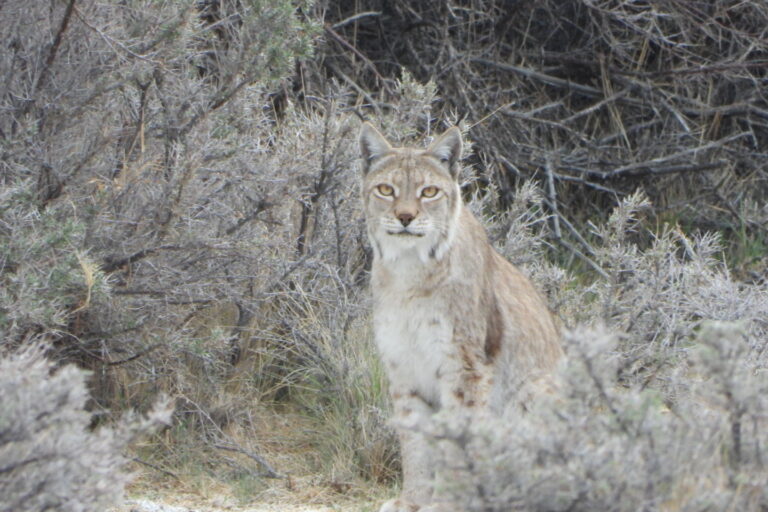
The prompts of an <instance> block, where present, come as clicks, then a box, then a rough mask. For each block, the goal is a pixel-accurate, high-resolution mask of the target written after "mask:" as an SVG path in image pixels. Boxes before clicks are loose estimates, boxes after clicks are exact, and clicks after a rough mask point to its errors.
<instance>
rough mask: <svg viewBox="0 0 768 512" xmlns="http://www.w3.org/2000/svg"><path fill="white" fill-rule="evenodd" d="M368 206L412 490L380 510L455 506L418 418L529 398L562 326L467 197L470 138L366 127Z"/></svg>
mask: <svg viewBox="0 0 768 512" xmlns="http://www.w3.org/2000/svg"><path fill="white" fill-rule="evenodd" d="M360 148H361V153H362V160H363V165H362V168H363V174H364V177H363V186H362V195H363V204H364V210H365V216H366V224H367V230H368V236H369V238H370V242H371V245H372V247H373V253H374V261H373V268H372V273H371V288H372V292H373V323H374V333H375V339H376V345H377V348H378V351H379V354H380V357H381V359H382V361H383V364H384V367H385V369H386V373H387V376H388V379H389V382H390V394H391V398H392V402H393V406H394V414H395V418H394V420H395V426H396V428H398V436H399V438H400V444H401V453H402V466H403V488H402V492H401V495H400V497H399V498H398V499H394V500H390V501H388V502H386V503H385V504H384V505H382V507H381V508H380V509H379V512H406V511H407V512H413V511H422V512H426V511H428V510H429V511H435V510H444V509H445V506H443V505H441V504H440V503H441V501H440V498H439V496H438V495H437V493H436V492H435V491H434V490H433V479H434V468H433V465H434V457H433V454H432V453H431V448H430V444H429V443H428V442H427V440H426V439H425V437H424V436H423V435H422V434H420V433H419V432H418V429H414V428H408V427H406V426H404V425H413V424H414V422H415V421H417V420H418V418H423V417H426V416H428V415H431V414H434V413H436V412H438V411H442V412H443V413H447V414H453V413H456V414H466V413H468V414H469V415H470V416H472V417H474V416H479V415H482V414H501V413H502V412H503V411H504V410H505V408H506V407H508V406H509V405H508V404H510V403H513V402H515V401H517V402H521V405H524V403H522V402H525V400H526V397H527V396H530V395H531V393H535V389H536V388H537V386H538V384H537V383H540V382H543V381H545V380H547V376H548V375H549V374H550V373H551V372H552V370H553V368H554V367H555V366H556V365H557V363H558V361H559V360H560V358H561V357H562V350H561V348H560V341H559V338H560V334H559V329H558V326H557V323H556V321H555V319H554V318H553V316H552V315H551V313H550V312H549V310H548V309H547V306H546V305H545V303H544V301H543V300H542V298H541V297H540V295H539V294H538V293H537V292H536V290H535V289H534V287H533V285H532V284H531V282H530V281H529V280H528V279H527V278H526V277H525V276H524V275H523V274H522V273H520V271H519V270H518V269H517V268H515V267H514V266H513V265H512V264H510V263H509V262H507V261H506V260H505V259H504V258H503V257H502V256H501V255H499V254H498V253H497V252H496V251H495V250H494V249H493V247H492V246H491V245H490V243H489V242H488V238H487V236H486V234H485V230H484V228H483V226H482V225H481V224H480V222H479V221H478V220H477V219H476V218H475V216H474V215H473V214H472V213H471V212H470V211H469V209H468V208H466V207H465V206H464V204H463V202H462V198H461V194H460V191H459V184H458V175H459V170H460V159H461V154H462V138H461V132H460V131H459V129H458V128H456V127H453V128H450V129H449V130H447V131H446V132H445V133H443V134H442V135H441V136H440V137H438V138H437V139H436V140H435V141H434V142H433V143H432V144H431V145H430V146H429V147H428V148H427V149H418V148H409V147H405V148H401V147H393V146H392V145H391V144H390V143H389V142H388V141H387V140H386V139H385V138H384V137H383V136H382V135H381V134H380V133H379V132H378V131H377V130H376V128H374V127H373V126H372V125H370V124H368V123H365V124H364V125H363V128H362V131H361V134H360Z"/></svg>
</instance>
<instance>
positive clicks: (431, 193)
mask: <svg viewBox="0 0 768 512" xmlns="http://www.w3.org/2000/svg"><path fill="white" fill-rule="evenodd" d="M438 192H440V189H439V188H437V187H435V186H432V185H430V186H428V187H424V188H423V189H421V197H426V198H427V199H429V198H430V197H435V196H436V195H437V193H438Z"/></svg>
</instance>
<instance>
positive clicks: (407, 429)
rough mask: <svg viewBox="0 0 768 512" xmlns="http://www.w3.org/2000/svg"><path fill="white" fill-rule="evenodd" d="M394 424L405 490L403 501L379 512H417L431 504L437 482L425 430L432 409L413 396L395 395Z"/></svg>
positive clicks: (388, 503)
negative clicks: (433, 489)
mask: <svg viewBox="0 0 768 512" xmlns="http://www.w3.org/2000/svg"><path fill="white" fill-rule="evenodd" d="M392 398H393V401H394V408H395V417H394V423H395V428H396V429H397V433H398V437H399V438H400V454H401V455H400V458H401V461H402V466H403V490H402V492H401V493H400V497H399V498H398V499H395V500H390V501H387V502H386V503H384V505H382V506H381V508H380V509H379V512H416V511H418V510H423V509H422V507H423V506H424V505H426V504H428V503H429V502H430V499H431V497H432V480H433V479H434V471H433V463H434V453H433V450H432V447H431V445H430V443H429V441H428V440H427V438H426V436H425V435H424V434H423V433H422V431H421V430H422V429H423V427H424V425H425V423H426V421H427V419H428V418H429V417H430V416H431V415H432V414H433V411H432V408H431V407H430V406H429V405H428V404H427V403H426V402H425V401H424V400H423V399H421V398H420V397H419V396H418V395H416V394H413V393H408V394H399V393H393V396H392Z"/></svg>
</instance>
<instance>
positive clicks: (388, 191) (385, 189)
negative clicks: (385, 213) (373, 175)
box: [376, 183, 395, 197]
mask: <svg viewBox="0 0 768 512" xmlns="http://www.w3.org/2000/svg"><path fill="white" fill-rule="evenodd" d="M376 190H377V191H378V192H379V194H381V195H383V196H387V197H389V196H391V195H394V193H395V189H393V188H392V186H391V185H387V184H386V183H382V184H381V185H377V186H376Z"/></svg>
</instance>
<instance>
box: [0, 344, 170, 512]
mask: <svg viewBox="0 0 768 512" xmlns="http://www.w3.org/2000/svg"><path fill="white" fill-rule="evenodd" d="M85 377H86V374H85V372H83V371H82V370H79V369H77V368H76V367H75V366H73V365H69V366H65V367H63V368H60V369H58V370H57V371H55V372H54V371H53V364H52V363H51V362H49V361H47V360H46V359H45V358H44V357H43V349H42V348H41V347H39V346H30V347H27V348H26V349H25V350H23V351H21V352H17V353H15V354H11V355H8V356H7V357H4V358H0V461H1V462H0V511H3V512H38V511H39V512H43V511H45V510H61V511H73V512H74V511H77V512H87V511H94V512H101V511H103V510H104V509H105V508H106V507H108V506H111V505H116V504H118V503H119V500H120V499H121V498H122V496H123V489H124V487H125V484H126V482H127V481H128V474H127V473H126V472H125V469H124V465H125V462H126V460H125V458H124V456H123V455H122V452H123V450H124V449H125V447H126V444H127V443H128V441H129V439H130V438H131V437H132V436H133V435H135V434H136V433H138V432H144V431H146V430H147V429H148V428H149V427H150V425H152V424H153V423H155V422H156V421H160V420H164V421H167V420H168V416H169V412H170V411H164V412H161V411H159V410H158V411H156V412H155V413H153V414H152V415H151V418H150V419H147V420H141V421H139V420H131V421H128V420H126V421H124V422H123V423H121V424H120V425H119V426H118V427H117V428H116V429H109V428H100V429H98V430H96V431H91V430H90V429H89V424H90V422H91V414H90V413H88V412H86V410H85V404H86V401H87V400H88V392H87V390H86V386H85Z"/></svg>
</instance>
